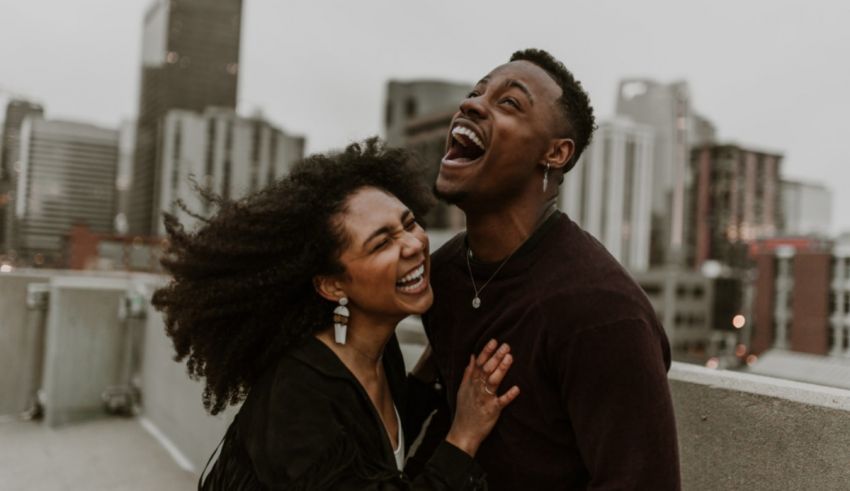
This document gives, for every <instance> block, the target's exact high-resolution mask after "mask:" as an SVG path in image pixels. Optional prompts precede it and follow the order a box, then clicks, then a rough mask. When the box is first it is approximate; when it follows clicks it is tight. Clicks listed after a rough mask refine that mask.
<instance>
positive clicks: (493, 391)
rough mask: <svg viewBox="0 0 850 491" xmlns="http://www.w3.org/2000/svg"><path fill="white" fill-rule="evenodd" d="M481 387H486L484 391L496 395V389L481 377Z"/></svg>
mask: <svg viewBox="0 0 850 491" xmlns="http://www.w3.org/2000/svg"><path fill="white" fill-rule="evenodd" d="M481 388H482V389H484V392H486V393H488V394H490V395H491V396H494V395H496V391H495V390H494V389H491V388H490V385H489V384H487V382H485V381H484V379H483V378H482V379H481Z"/></svg>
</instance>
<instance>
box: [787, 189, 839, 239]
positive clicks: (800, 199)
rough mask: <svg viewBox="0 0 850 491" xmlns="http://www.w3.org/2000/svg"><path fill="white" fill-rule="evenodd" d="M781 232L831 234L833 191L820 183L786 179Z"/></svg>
mask: <svg viewBox="0 0 850 491" xmlns="http://www.w3.org/2000/svg"><path fill="white" fill-rule="evenodd" d="M780 186H781V188H782V233H783V235H786V236H794V235H797V236H806V235H816V236H820V237H827V236H829V233H830V230H831V229H832V193H830V191H829V188H827V187H826V186H824V185H823V184H821V183H813V182H805V181H799V180H790V179H783V180H782V182H781V183H780Z"/></svg>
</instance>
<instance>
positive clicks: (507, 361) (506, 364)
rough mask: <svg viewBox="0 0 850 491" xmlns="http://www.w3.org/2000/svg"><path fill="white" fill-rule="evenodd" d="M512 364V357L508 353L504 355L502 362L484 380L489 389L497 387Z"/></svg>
mask: <svg viewBox="0 0 850 491" xmlns="http://www.w3.org/2000/svg"><path fill="white" fill-rule="evenodd" d="M513 362H514V357H513V356H511V354H510V353H507V354H505V356H504V357H503V358H502V361H501V362H500V363H499V364H498V365H497V366H496V368H495V370H493V372H492V373H491V374H490V376H489V377H487V378H486V379H485V380H486V382H487V385H489V386H490V387H494V388H495V387H498V386H499V384H501V383H502V379H504V378H505V374H506V373H508V370H509V369H510V368H511V363H513Z"/></svg>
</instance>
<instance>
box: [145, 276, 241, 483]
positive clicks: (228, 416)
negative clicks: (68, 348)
mask: <svg viewBox="0 0 850 491" xmlns="http://www.w3.org/2000/svg"><path fill="white" fill-rule="evenodd" d="M163 282H164V280H159V281H155V280H151V281H148V282H146V283H145V286H144V292H143V293H144V294H145V295H146V296H147V298H150V295H151V294H152V292H153V290H154V289H155V288H156V287H157V286H159V285H161V284H164V283H163ZM141 366H142V368H141V389H142V406H143V413H142V418H144V420H146V421H147V423H148V424H145V427H146V428H148V429H149V431H150V430H152V432H153V433H154V434H155V436H157V437H158V438H159V439H160V440H161V442H163V444H164V445H165V446H166V448H167V449H169V451H171V452H172V455H174V457H175V458H176V459H177V460H178V462H179V463H180V464H181V465H182V466H183V467H185V468H187V469H189V470H192V471H194V472H196V473H198V474H200V473H201V470H202V469H203V468H204V465H205V464H206V462H207V459H208V458H209V456H210V455H211V454H212V453H213V450H215V447H216V446H217V445H218V443H219V441H220V440H221V438H222V437H223V436H224V432H225V430H226V429H227V426H228V424H230V421H231V420H232V418H233V416H234V415H235V414H236V412H237V409H236V408H230V409H228V410H226V411H224V412H223V413H222V414H219V415H217V416H210V415H209V414H207V412H206V411H205V410H204V406H203V402H202V399H201V394H202V392H203V385H202V384H201V382H198V381H193V380H191V379H189V377H188V375H187V373H186V365H185V364H184V363H182V362H181V363H177V362H175V361H174V346H173V345H172V344H171V340H170V339H169V338H168V336H166V334H165V324H164V323H163V319H162V316H161V315H160V314H159V312H157V311H156V310H154V308H153V307H152V306H150V303H148V310H147V316H146V319H145V320H144V342H143V345H142V365H141Z"/></svg>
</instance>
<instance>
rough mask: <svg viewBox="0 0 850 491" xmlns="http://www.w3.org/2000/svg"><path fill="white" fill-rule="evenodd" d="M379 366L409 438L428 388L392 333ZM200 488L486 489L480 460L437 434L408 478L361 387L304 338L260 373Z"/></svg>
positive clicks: (424, 411) (422, 414) (423, 411)
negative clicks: (409, 369) (409, 367)
mask: <svg viewBox="0 0 850 491" xmlns="http://www.w3.org/2000/svg"><path fill="white" fill-rule="evenodd" d="M383 362H384V370H385V373H386V375H387V379H388V382H389V386H390V390H391V392H392V397H393V401H394V402H395V404H396V407H397V408H398V411H399V413H400V414H402V426H403V428H404V432H405V442H407V443H408V445H409V443H410V442H413V441H414V439H415V438H416V435H417V434H418V432H419V430H420V429H421V425H422V422H423V421H424V419H425V418H426V417H427V416H428V413H429V412H430V410H431V403H430V402H429V401H428V399H429V398H433V397H434V396H433V395H432V394H429V393H428V391H429V390H430V388H428V387H426V386H424V385H422V384H421V383H417V382H414V381H413V380H412V379H410V378H409V377H406V376H405V369H404V362H403V359H402V356H401V350H400V349H399V345H398V341H397V340H396V337H395V336H393V337H392V339H391V340H390V341H389V343H388V344H387V346H386V348H385V351H384V360H383ZM199 487H200V488H201V489H204V490H258V489H286V490H290V489H299V490H300V489H303V490H322V489H333V490H408V489H411V490H473V489H486V482H485V480H484V477H483V473H482V472H481V470H480V468H479V467H478V466H477V464H476V463H475V462H474V461H473V460H472V458H470V457H469V455H468V454H466V453H464V452H463V451H461V450H460V449H458V448H457V447H455V446H453V445H451V444H449V443H447V442H445V441H444V442H442V443H441V444H440V445H439V446H438V447H437V449H436V451H435V452H434V454H433V455H432V456H431V458H430V459H429V460H428V461H427V463H426V465H425V466H424V469H423V470H422V471H421V473H419V475H417V476H415V477H411V476H408V475H406V474H404V473H402V472H400V471H399V470H398V469H397V467H396V463H395V457H394V456H393V452H392V447H391V444H390V441H389V438H388V437H387V434H386V431H385V429H384V426H383V423H382V422H381V419H380V416H379V415H378V413H377V411H376V410H375V407H374V405H373V404H372V403H371V401H370V399H369V397H368V395H367V394H366V391H365V390H364V389H363V387H362V386H361V385H360V383H359V382H358V381H357V380H356V379H355V377H354V375H353V374H352V373H351V372H350V371H349V370H348V369H347V368H346V367H345V365H343V363H342V362H341V361H340V360H339V358H337V356H336V355H335V354H334V352H333V351H331V349H330V348H328V347H327V346H325V345H324V344H323V343H322V342H321V341H319V340H318V339H315V338H313V337H310V338H309V339H307V340H306V341H305V342H304V343H302V344H301V345H299V346H297V347H295V348H293V349H291V350H289V351H288V352H287V353H286V354H285V355H283V356H282V357H281V359H280V361H279V362H278V363H277V365H276V366H274V367H271V368H270V369H269V370H267V371H266V373H265V374H264V375H263V376H262V377H261V378H260V379H259V381H258V382H257V383H256V384H255V386H254V387H252V388H251V391H250V392H249V394H248V397H247V398H246V400H245V402H244V404H243V405H242V408H241V409H240V411H239V413H238V414H237V416H236V418H235V419H234V421H233V423H232V424H231V425H230V427H229V428H228V430H227V433H226V434H225V437H224V440H223V442H222V446H221V452H220V454H219V457H218V460H216V462H215V464H214V465H213V467H212V469H210V471H209V472H208V474H207V475H206V476H205V477H202V482H201V483H199Z"/></svg>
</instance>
